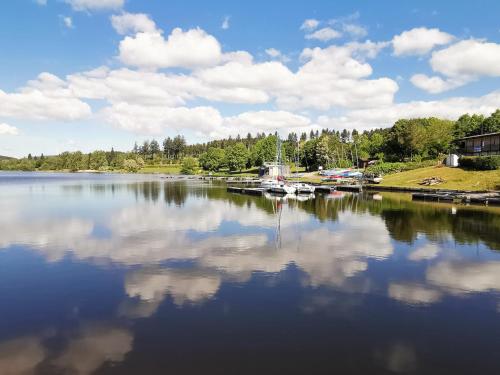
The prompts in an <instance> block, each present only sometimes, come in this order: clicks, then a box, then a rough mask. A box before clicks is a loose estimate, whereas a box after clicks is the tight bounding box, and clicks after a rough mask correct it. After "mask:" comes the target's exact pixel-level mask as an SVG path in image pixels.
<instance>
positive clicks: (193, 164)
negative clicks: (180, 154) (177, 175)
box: [181, 156, 199, 174]
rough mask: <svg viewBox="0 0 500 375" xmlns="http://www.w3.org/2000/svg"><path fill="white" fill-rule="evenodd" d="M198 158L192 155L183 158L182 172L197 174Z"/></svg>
mask: <svg viewBox="0 0 500 375" xmlns="http://www.w3.org/2000/svg"><path fill="white" fill-rule="evenodd" d="M198 169H199V166H198V160H196V159H195V158H192V157H189V156H188V157H185V158H184V159H182V165H181V173H182V174H196V172H198Z"/></svg>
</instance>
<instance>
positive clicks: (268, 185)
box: [260, 180, 279, 189]
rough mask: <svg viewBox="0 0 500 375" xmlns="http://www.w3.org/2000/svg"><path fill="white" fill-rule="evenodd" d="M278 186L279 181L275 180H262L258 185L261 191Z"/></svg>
mask: <svg viewBox="0 0 500 375" xmlns="http://www.w3.org/2000/svg"><path fill="white" fill-rule="evenodd" d="M278 184H279V181H277V180H263V181H262V182H261V183H260V187H261V188H263V189H270V188H272V187H273V186H276V185H278Z"/></svg>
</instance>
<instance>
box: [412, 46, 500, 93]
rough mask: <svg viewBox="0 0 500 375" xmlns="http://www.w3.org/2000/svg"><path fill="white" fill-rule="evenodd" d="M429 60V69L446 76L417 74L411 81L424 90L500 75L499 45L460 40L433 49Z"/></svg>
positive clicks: (447, 88)
mask: <svg viewBox="0 0 500 375" xmlns="http://www.w3.org/2000/svg"><path fill="white" fill-rule="evenodd" d="M429 62H430V65H431V68H432V70H433V71H435V72H436V73H440V74H442V75H443V76H444V77H445V78H441V77H439V76H435V77H428V76H426V75H424V74H416V75H414V76H413V77H412V79H411V82H412V83H413V84H414V85H415V86H417V87H418V88H420V89H422V90H425V91H427V92H430V93H433V94H435V93H440V92H443V91H447V90H451V89H453V88H456V87H460V86H463V85H465V84H467V83H469V82H472V81H475V80H478V79H479V78H481V77H500V44H497V43H492V42H486V41H483V40H476V39H468V40H462V41H460V42H457V43H455V44H452V45H451V46H449V47H447V48H444V49H441V50H439V51H435V52H433V53H432V56H431V59H430V61H429Z"/></svg>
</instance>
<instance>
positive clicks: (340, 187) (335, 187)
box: [314, 185, 363, 194]
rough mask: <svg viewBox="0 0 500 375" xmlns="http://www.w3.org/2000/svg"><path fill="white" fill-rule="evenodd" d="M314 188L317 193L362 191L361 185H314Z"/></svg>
mask: <svg viewBox="0 0 500 375" xmlns="http://www.w3.org/2000/svg"><path fill="white" fill-rule="evenodd" d="M314 188H315V189H316V191H317V192H318V193H327V194H328V193H331V192H332V191H351V192H355V193H360V192H362V191H363V187H362V186H361V185H315V186H314Z"/></svg>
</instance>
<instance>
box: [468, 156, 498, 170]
mask: <svg viewBox="0 0 500 375" xmlns="http://www.w3.org/2000/svg"><path fill="white" fill-rule="evenodd" d="M458 164H459V165H460V166H461V167H462V168H468V169H475V170H480V171H487V170H494V169H498V168H500V156H462V157H461V158H460V159H459V160H458Z"/></svg>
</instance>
